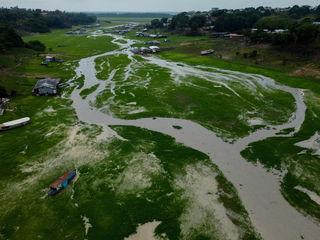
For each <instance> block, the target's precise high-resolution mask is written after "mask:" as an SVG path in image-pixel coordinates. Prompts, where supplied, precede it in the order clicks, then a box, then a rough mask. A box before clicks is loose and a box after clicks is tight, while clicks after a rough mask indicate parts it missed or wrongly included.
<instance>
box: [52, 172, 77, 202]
mask: <svg viewBox="0 0 320 240" xmlns="http://www.w3.org/2000/svg"><path fill="white" fill-rule="evenodd" d="M76 176H77V170H72V171H70V172H66V173H65V174H63V175H62V176H61V177H59V178H58V179H57V180H56V181H54V182H53V183H52V184H51V185H50V190H49V192H48V195H49V196H54V195H56V194H58V193H59V192H60V191H61V190H63V189H65V188H67V187H68V186H69V184H70V183H71V182H72V180H73V179H74V178H75V177H76Z"/></svg>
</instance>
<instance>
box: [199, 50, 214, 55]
mask: <svg viewBox="0 0 320 240" xmlns="http://www.w3.org/2000/svg"><path fill="white" fill-rule="evenodd" d="M213 53H214V50H213V49H209V50H205V51H201V55H202V56H205V55H210V54H213Z"/></svg>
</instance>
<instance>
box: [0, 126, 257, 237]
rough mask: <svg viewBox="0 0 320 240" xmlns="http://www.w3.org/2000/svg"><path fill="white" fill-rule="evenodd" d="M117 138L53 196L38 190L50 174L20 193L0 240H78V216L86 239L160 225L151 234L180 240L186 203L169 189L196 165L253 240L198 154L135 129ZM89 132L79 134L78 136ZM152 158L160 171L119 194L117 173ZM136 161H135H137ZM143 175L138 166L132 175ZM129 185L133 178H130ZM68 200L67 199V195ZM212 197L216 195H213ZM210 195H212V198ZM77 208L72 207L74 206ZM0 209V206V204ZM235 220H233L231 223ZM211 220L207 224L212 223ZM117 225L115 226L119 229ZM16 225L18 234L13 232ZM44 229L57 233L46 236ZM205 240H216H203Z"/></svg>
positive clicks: (122, 130)
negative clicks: (147, 181) (144, 183)
mask: <svg viewBox="0 0 320 240" xmlns="http://www.w3.org/2000/svg"><path fill="white" fill-rule="evenodd" d="M114 129H115V130H116V131H117V132H118V134H120V135H121V136H122V137H123V138H125V139H127V140H128V141H121V140H116V139H115V140H113V141H112V142H111V143H109V144H108V143H107V144H106V143H101V144H100V145H99V146H97V147H98V148H100V149H101V151H103V152H105V153H108V154H106V155H105V156H102V158H103V159H102V161H100V162H99V163H96V164H94V165H90V164H88V165H83V166H81V167H80V168H79V171H80V177H79V179H78V181H77V182H76V183H75V185H74V186H71V187H69V188H68V189H67V190H66V191H64V192H62V193H61V194H59V195H58V196H56V197H53V198H45V199H41V198H40V195H43V193H41V189H43V188H44V187H46V186H47V185H48V184H50V182H51V181H52V180H53V179H54V177H57V176H59V175H57V176H55V174H57V173H55V172H54V173H51V174H48V175H47V176H44V178H42V179H41V180H40V181H39V182H38V183H36V184H34V185H33V186H32V188H30V189H26V190H25V191H24V192H23V196H24V197H23V198H21V199H14V200H13V203H14V204H15V207H14V208H13V209H11V208H8V210H7V211H6V212H5V213H4V212H3V213H2V214H1V215H0V223H1V228H0V233H1V234H2V236H4V237H5V238H10V239H20V238H21V237H22V236H23V238H24V239H34V238H44V239H48V238H50V239H53V238H54V239H62V238H63V239H75V238H76V239H78V238H84V227H83V222H82V220H81V216H84V215H85V216H87V217H88V218H89V219H90V223H91V224H92V226H93V228H91V229H90V230H89V235H88V236H87V238H88V239H105V238H108V239H124V238H125V237H128V236H129V235H130V234H132V233H134V232H135V230H136V228H137V226H138V224H143V223H146V222H151V221H153V220H157V221H161V224H160V225H159V227H158V228H157V229H156V233H157V234H158V235H161V234H166V236H167V237H168V238H169V239H179V238H180V237H181V232H180V231H181V229H180V221H179V219H180V216H181V214H182V213H183V212H184V211H185V210H186V207H187V206H188V204H189V203H188V202H189V199H187V198H185V196H184V191H185V189H181V188H178V187H177V186H176V185H175V179H176V178H177V177H178V176H184V175H185V174H186V167H187V166H193V165H195V164H200V165H199V166H207V167H208V168H209V169H211V170H210V171H212V175H213V176H214V175H215V174H217V177H216V179H217V181H218V182H219V187H218V188H219V191H218V193H219V194H220V195H221V197H220V201H221V202H222V203H223V204H224V205H225V207H226V208H227V209H230V210H231V211H234V212H235V213H237V214H239V219H234V223H235V224H236V225H237V226H238V227H239V228H240V229H241V230H242V231H243V232H244V236H245V238H242V239H248V238H246V236H251V237H252V238H250V239H257V238H258V237H257V236H256V234H255V233H254V230H253V228H252V226H251V223H250V220H249V219H248V214H247V213H246V211H245V210H244V208H243V206H242V204H241V201H240V200H239V198H238V197H237V194H236V190H235V189H234V188H233V187H232V185H230V183H228V182H227V180H226V179H225V178H224V176H223V175H222V173H220V172H219V171H218V170H217V168H216V167H215V166H214V165H213V164H212V163H211V162H210V160H209V159H208V158H207V156H205V155H204V154H202V153H200V152H198V151H195V150H192V149H190V148H186V147H184V146H182V145H181V144H177V143H175V140H174V139H173V138H171V137H168V136H165V135H162V134H160V133H154V132H150V131H147V130H143V129H139V128H135V127H115V128H114ZM88 131H89V133H90V131H91V130H88V129H87V130H85V131H82V133H83V134H86V133H88ZM141 154H145V155H147V154H153V155H154V156H155V157H156V158H157V159H159V164H160V165H159V166H160V167H161V169H162V170H161V171H160V172H150V173H149V174H151V175H146V176H145V177H146V178H150V179H151V184H150V185H148V186H146V187H144V188H137V189H132V190H128V191H126V192H124V193H119V189H121V188H123V187H124V186H126V185H125V183H124V182H123V181H118V180H117V179H121V176H122V174H123V173H124V172H125V171H127V170H128V169H130V168H131V167H132V166H134V164H139V162H141V161H142V160H141V161H136V162H135V163H134V162H132V159H133V158H134V156H141ZM138 160H139V159H138ZM137 171H138V173H140V171H142V172H143V171H145V170H144V169H143V167H142V168H141V167H140V169H139V170H137ZM131 180H132V181H134V176H133V177H132V179H131ZM71 188H74V191H75V192H74V195H73V198H71V195H72V194H73V193H72V190H71ZM218 193H217V194H218ZM213 194H215V193H213ZM75 203H77V204H78V205H77V207H76V206H75ZM2 207H5V205H2ZM237 220H238V221H237ZM213 221H214V220H213V219H211V220H210V222H211V224H214V222H213ZM120 223H121V224H120ZM17 226H19V229H18V230H17ZM50 229H51V230H52V229H59V231H54V232H51V231H50ZM200 229H202V228H198V227H195V229H193V230H192V232H193V236H194V238H193V239H197V238H198V237H200V236H202V235H205V234H206V231H210V229H206V227H203V229H202V230H204V231H197V230H200ZM207 237H208V239H216V238H215V236H212V235H209V236H207Z"/></svg>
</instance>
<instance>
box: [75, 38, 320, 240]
mask: <svg viewBox="0 0 320 240" xmlns="http://www.w3.org/2000/svg"><path fill="white" fill-rule="evenodd" d="M112 36H113V37H114V40H113V42H114V43H116V44H118V45H119V47H120V49H119V50H116V51H112V52H107V53H104V54H100V55H97V56H93V57H88V58H84V59H81V60H80V62H79V67H78V68H77V69H76V74H77V76H81V75H84V77H85V83H84V86H83V88H82V89H85V88H89V87H92V86H94V85H96V84H99V85H100V86H99V87H98V89H97V90H96V91H95V92H93V93H92V94H90V95H89V96H88V97H87V98H86V99H82V98H81V97H80V95H79V93H80V92H81V90H82V89H75V90H74V91H73V92H72V94H71V99H72V100H73V107H74V108H75V111H76V113H77V115H78V118H79V120H81V121H83V122H86V123H89V124H97V125H99V126H103V127H107V126H113V125H124V126H136V127H141V128H145V129H148V130H151V131H156V132H160V133H163V134H166V135H169V136H172V137H173V138H175V139H176V141H177V142H179V143H182V144H184V145H185V146H187V147H191V148H193V149H196V150H198V151H201V152H203V153H205V154H207V155H208V156H209V157H210V159H211V160H212V161H213V162H214V163H215V164H216V165H217V166H218V167H219V169H220V170H221V171H222V172H223V173H224V175H225V176H226V178H227V179H228V180H229V181H230V182H232V183H233V185H234V186H235V187H236V189H237V191H238V192H239V196H240V198H241V200H242V202H243V204H244V206H245V208H246V209H247V211H248V212H249V215H250V218H251V221H252V223H253V225H254V227H255V228H256V229H257V231H258V232H259V233H260V234H261V235H262V237H263V238H264V239H266V240H273V239H274V240H285V239H288V240H291V239H302V237H303V238H304V239H310V240H311V239H312V240H314V239H319V236H320V226H319V223H317V222H314V221H313V220H312V219H311V218H308V217H306V216H304V215H302V214H301V213H299V212H298V211H297V210H296V209H295V208H293V207H292V206H291V205H290V204H289V203H288V202H287V201H286V200H285V199H284V198H283V196H282V194H281V192H280V181H281V178H282V175H281V173H275V172H268V171H267V170H266V169H264V168H263V167H262V166H260V165H254V164H252V163H249V162H247V161H246V160H245V159H243V158H242V157H241V155H240V152H241V151H242V150H244V149H245V148H246V147H247V146H248V145H249V144H250V143H253V142H257V141H261V140H263V139H266V138H270V137H273V136H276V133H279V132H280V131H281V130H283V129H287V128H294V129H295V131H294V132H293V133H290V135H285V136H291V135H292V134H294V133H295V132H298V131H299V129H300V127H301V125H302V123H303V122H304V119H305V112H306V105H305V103H304V94H303V91H302V90H300V89H295V88H291V87H287V86H283V85H279V84H277V83H276V82H275V81H274V80H272V79H270V78H266V77H263V76H260V75H253V74H245V73H239V72H233V71H229V70H223V69H215V68H212V69H204V68H200V67H192V66H188V65H185V64H180V63H176V62H171V61H166V60H163V59H159V58H156V57H145V60H147V61H148V62H150V63H152V64H155V65H158V66H160V67H163V68H167V69H168V70H169V71H171V74H172V77H173V78H174V79H177V80H179V78H180V77H183V76H185V75H193V76H200V77H201V78H203V79H204V80H208V81H214V82H217V83H218V84H222V85H224V86H227V85H226V81H228V80H230V79H231V80H234V79H241V80H242V81H243V82H245V83H246V84H247V85H248V86H249V87H250V86H252V87H254V85H256V84H259V85H262V86H268V87H271V88H274V89H278V90H282V91H285V92H288V93H290V94H292V96H293V97H294V99H295V103H296V111H295V112H294V113H293V115H292V117H291V119H290V120H289V122H287V123H286V124H283V125H278V126H269V128H268V129H261V130H258V131H256V132H253V133H252V134H250V135H248V136H246V137H244V138H241V139H239V140H237V141H236V142H234V143H228V142H225V141H223V140H222V139H221V138H219V137H218V136H217V135H216V134H215V133H214V132H212V131H209V130H208V129H206V128H204V127H202V126H201V125H200V124H198V123H195V122H192V121H189V120H183V119H175V118H143V119H137V120H123V119H118V118H115V117H113V116H112V115H111V114H107V113H103V112H101V111H99V110H98V109H96V108H94V107H92V105H91V104H90V101H94V100H95V98H96V96H97V95H98V94H99V92H100V91H101V90H102V89H104V87H105V86H106V81H105V80H103V81H102V80H99V79H97V77H96V69H95V59H96V58H98V57H101V56H107V55H115V54H126V55H128V57H129V59H130V60H131V61H134V59H133V58H132V56H133V54H132V53H131V52H130V50H129V48H130V46H131V45H132V44H134V41H132V40H127V39H124V38H123V37H121V36H114V35H112ZM120 39H121V40H122V41H123V40H125V41H126V43H122V41H120V42H121V43H120V42H119V41H118V40H120ZM126 71H127V72H126V74H127V75H126V76H129V74H130V71H131V67H130V66H129V67H128V68H127V69H126ZM108 81H112V76H111V78H110V79H109V80H108ZM231 90H232V89H231ZM232 91H233V90H232ZM235 94H237V93H236V92H235ZM173 125H178V126H181V127H182V129H181V130H177V129H175V128H173V127H172V126H173ZM278 136H279V135H278Z"/></svg>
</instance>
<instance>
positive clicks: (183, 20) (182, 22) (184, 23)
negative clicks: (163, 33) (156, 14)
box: [169, 12, 189, 30]
mask: <svg viewBox="0 0 320 240" xmlns="http://www.w3.org/2000/svg"><path fill="white" fill-rule="evenodd" d="M186 27H189V16H188V15H187V13H186V12H183V13H179V14H178V15H175V16H174V17H173V18H172V21H171V24H170V26H169V28H170V29H171V30H184V29H185V28H186Z"/></svg>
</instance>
